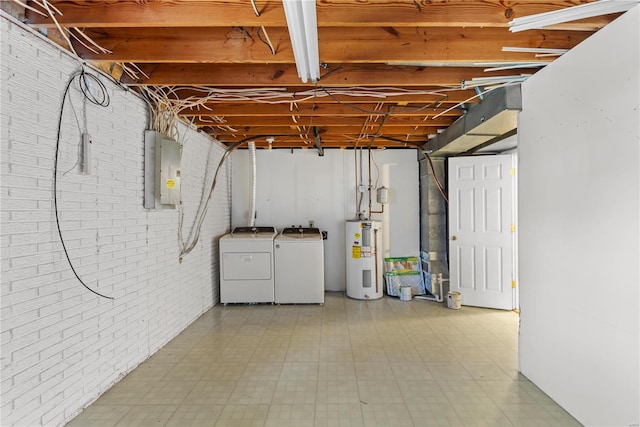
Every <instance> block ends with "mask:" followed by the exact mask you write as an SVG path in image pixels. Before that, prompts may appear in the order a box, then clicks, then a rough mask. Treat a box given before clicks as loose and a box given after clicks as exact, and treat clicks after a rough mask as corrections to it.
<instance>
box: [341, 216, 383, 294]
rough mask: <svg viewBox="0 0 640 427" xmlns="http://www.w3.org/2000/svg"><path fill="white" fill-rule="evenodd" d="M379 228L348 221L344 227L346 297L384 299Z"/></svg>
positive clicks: (366, 222) (373, 223) (374, 224)
mask: <svg viewBox="0 0 640 427" xmlns="http://www.w3.org/2000/svg"><path fill="white" fill-rule="evenodd" d="M381 227H382V224H381V222H380V221H371V220H350V221H347V223H346V243H347V247H346V249H347V296H348V297H350V298H354V299H363V300H368V299H378V298H382V296H383V289H384V283H383V271H382V233H381V230H380V229H381Z"/></svg>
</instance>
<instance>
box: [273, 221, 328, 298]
mask: <svg viewBox="0 0 640 427" xmlns="http://www.w3.org/2000/svg"><path fill="white" fill-rule="evenodd" d="M274 246H275V249H274V255H275V264H276V280H275V302H276V303H277V304H324V241H323V240H322V233H320V230H319V229H317V228H306V227H298V228H295V227H294V228H285V229H284V230H282V233H280V234H279V235H278V237H276V239H275V241H274Z"/></svg>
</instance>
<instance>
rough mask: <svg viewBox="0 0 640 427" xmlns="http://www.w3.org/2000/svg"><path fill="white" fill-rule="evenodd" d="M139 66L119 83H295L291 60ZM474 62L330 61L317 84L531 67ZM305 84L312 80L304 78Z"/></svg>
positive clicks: (434, 81)
mask: <svg viewBox="0 0 640 427" xmlns="http://www.w3.org/2000/svg"><path fill="white" fill-rule="evenodd" d="M140 68H141V69H142V70H143V71H144V72H145V74H147V75H148V76H149V77H150V78H149V79H147V78H144V77H141V79H140V80H134V79H132V78H130V77H129V76H123V78H122V80H121V81H122V83H124V84H128V85H140V86H213V87H229V86H233V87H237V86H242V87H269V86H276V87H282V86H290V85H300V78H299V77H298V72H297V70H296V66H295V65H293V64H264V65H261V64H260V65H259V64H153V65H152V64H147V65H142V66H140ZM482 70H483V69H482V68H478V67H423V66H416V67H414V66H400V65H384V64H345V65H339V64H330V65H329V69H327V70H323V72H322V75H321V76H320V81H319V82H318V86H320V87H352V86H366V87H375V86H411V87H421V86H423V87H429V88H433V87H436V86H439V87H460V84H461V83H462V81H464V80H471V79H472V78H474V77H489V76H514V75H521V74H532V73H533V72H535V71H537V70H536V69H517V70H505V71H500V72H488V73H487V72H483V71H482ZM307 87H308V88H313V87H314V85H313V84H312V83H309V84H308V85H307Z"/></svg>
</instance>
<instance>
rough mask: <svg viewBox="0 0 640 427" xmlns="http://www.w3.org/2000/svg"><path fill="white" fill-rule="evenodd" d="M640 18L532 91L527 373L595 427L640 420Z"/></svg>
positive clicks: (523, 235) (523, 330)
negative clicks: (639, 367)
mask: <svg viewBox="0 0 640 427" xmlns="http://www.w3.org/2000/svg"><path fill="white" fill-rule="evenodd" d="M639 17H640V7H636V8H635V9H633V10H632V11H630V12H628V13H627V14H625V15H623V16H622V17H620V18H618V19H617V20H615V21H614V22H613V23H611V24H609V25H608V26H607V27H605V28H604V29H602V30H600V31H599V32H597V33H596V34H595V35H593V36H592V37H590V38H589V39H587V40H586V41H585V42H583V43H581V44H580V45H578V46H577V47H575V48H574V49H572V50H571V51H570V52H569V53H567V54H565V55H564V56H563V57H561V58H559V59H558V60H556V61H555V62H554V63H553V64H551V65H550V66H548V67H547V68H545V69H544V70H542V71H540V72H539V73H537V74H535V75H534V76H533V77H532V78H530V79H529V80H527V81H526V82H525V83H524V84H523V87H522V88H523V110H522V112H521V114H520V118H519V123H518V134H519V144H518V147H519V159H520V167H519V200H520V203H519V215H520V216H519V223H520V230H519V231H520V238H519V251H520V257H519V259H520V284H521V289H520V297H521V300H520V305H521V310H522V311H521V323H520V325H521V326H520V344H519V351H520V369H521V371H522V373H523V374H524V375H526V376H527V377H528V378H529V379H531V381H533V382H534V383H535V384H536V385H537V386H538V387H540V388H541V389H542V390H543V391H544V392H546V393H547V394H548V395H549V396H550V397H551V398H553V399H554V400H555V401H557V402H558V403H559V404H560V405H562V406H563V407H564V408H565V409H566V410H567V411H569V412H570V413H571V414H572V415H573V416H574V417H576V419H577V420H578V421H580V422H581V423H583V424H585V425H587V426H632V425H638V423H640V416H639V412H640V409H639V408H640V392H639V383H640V377H639V371H638V365H639V364H640V362H639V361H640V355H639V352H638V345H639V340H638V333H639V324H640V318H639V315H638V313H639V312H640V310H639V308H640V307H639V306H640V304H639V297H640V294H639V287H640V286H639V284H640V275H639V271H638V262H639V259H640V250H639V237H640V234H639V222H640V208H639V203H640V200H639V195H640V173H639V171H640V138H639V129H640V119H639V117H640V109H639V102H638V101H639V98H640V85H639V83H638V79H639V76H640V69H639V60H640V59H639V52H640V47H639V40H640V34H639V28H640V20H639Z"/></svg>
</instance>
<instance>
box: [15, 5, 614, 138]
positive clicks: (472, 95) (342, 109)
mask: <svg viewBox="0 0 640 427" xmlns="http://www.w3.org/2000/svg"><path fill="white" fill-rule="evenodd" d="M22 2H23V3H24V0H22ZM14 3H15V2H14ZM47 3H48V4H49V5H50V8H52V10H54V9H53V8H56V9H58V10H59V11H60V12H61V13H62V14H61V15H60V14H57V13H55V14H54V17H55V20H56V21H57V24H56V22H54V20H53V19H52V18H51V17H50V16H43V15H50V13H49V12H48V11H46V10H44V9H43V6H44V4H43V2H42V0H39V1H28V2H26V4H27V6H28V7H27V9H26V10H25V21H26V22H27V23H28V24H29V25H32V26H33V27H36V28H39V29H41V31H46V33H47V35H48V37H49V38H51V39H53V40H55V41H56V42H58V43H60V44H63V45H66V46H67V47H68V45H67V44H66V39H68V40H71V43H72V45H73V49H74V50H75V52H77V54H78V55H79V56H80V57H81V58H83V59H84V60H86V61H87V62H90V63H93V64H95V65H97V66H98V67H100V68H101V69H103V70H108V72H109V73H110V74H111V75H112V76H114V77H115V78H116V79H118V80H119V81H120V82H122V83H123V84H126V85H129V86H133V87H136V88H138V89H139V90H142V88H147V89H149V90H148V91H147V96H150V95H149V94H151V93H153V94H155V96H156V99H158V100H161V99H164V100H165V101H166V100H172V101H171V109H172V111H174V112H177V113H178V115H179V116H181V117H182V118H184V119H185V120H187V121H189V122H191V123H193V124H195V125H196V126H198V128H200V129H202V130H203V131H205V132H207V133H208V134H210V135H211V136H213V137H215V138H216V139H218V140H220V141H222V142H225V143H227V144H231V143H234V142H238V141H241V140H246V139H247V138H252V139H254V140H255V141H256V145H257V146H258V147H267V146H268V144H269V143H268V142H267V141H268V137H269V136H272V137H273V140H271V141H272V142H271V145H272V147H273V148H291V147H314V144H315V143H316V141H317V138H315V136H316V135H317V136H318V137H319V139H320V141H321V143H322V146H323V147H324V148H330V147H342V148H351V147H356V146H375V147H387V148H397V147H407V146H409V147H414V146H421V145H422V144H423V143H424V142H425V141H426V140H427V139H428V138H429V136H430V135H434V134H436V133H438V132H439V131H441V130H443V129H445V128H446V127H447V126H449V125H450V124H451V123H453V122H454V121H455V120H456V119H457V118H458V117H459V116H460V115H462V114H464V112H465V111H466V110H467V109H468V108H469V107H470V106H471V105H473V104H474V103H477V102H479V101H480V99H481V97H479V96H477V95H478V93H482V92H483V91H485V90H487V89H488V88H490V85H489V84H488V83H486V82H484V83H483V82H478V81H477V80H474V79H477V78H486V77H499V78H498V79H497V82H498V83H499V84H504V83H505V82H508V81H509V79H510V78H512V77H515V76H521V75H530V74H532V73H534V72H536V71H538V70H539V69H541V66H539V65H538V66H536V65H535V63H540V62H542V63H548V62H550V61H553V60H554V59H555V58H557V56H548V55H542V56H536V53H534V52H521V51H515V52H513V51H505V50H504V49H503V48H504V47H516V48H541V49H544V51H548V50H549V49H561V50H567V49H571V48H572V47H574V46H575V45H577V44H578V43H580V42H581V41H583V40H584V39H585V38H587V37H589V36H590V35H591V34H592V33H593V32H594V31H597V29H599V28H601V27H603V26H604V25H606V24H607V23H608V22H610V21H611V20H612V19H614V18H615V16H614V15H606V16H600V17H597V18H590V19H587V20H582V21H575V22H571V23H567V24H563V25H561V26H556V27H551V28H547V29H543V30H528V31H523V32H517V33H512V32H510V31H509V26H508V23H509V22H510V21H511V20H513V19H514V18H517V17H522V16H527V15H532V14H537V13H541V12H547V11H552V10H558V9H562V8H566V7H569V6H574V5H576V4H580V3H585V2H579V1H536V0H529V1H505V0H500V1H498V0H486V1H464V0H450V1H441V0H432V1H416V0H413V1H410V0H408V1H398V0H396V1H393V0H368V1H356V0H351V1H347V0H331V1H326V0H318V1H317V7H316V10H317V21H318V41H319V59H320V63H321V71H320V76H321V77H320V80H319V81H318V82H317V83H316V84H313V83H307V84H303V83H302V82H301V80H300V78H299V77H298V74H297V71H296V64H295V61H294V57H293V52H292V47H291V41H290V37H289V33H288V29H287V22H286V19H285V14H284V10H283V5H282V1H281V0H255V2H254V3H255V10H254V7H253V5H252V2H251V1H250V0H243V1H233V2H232V1H207V0H193V1H181V0H158V1H153V0H150V1H134V0H118V1H114V0H104V1H101V0H92V1H88V0H75V1H70V0H48V2H47ZM35 11H39V12H42V13H36V12H35ZM256 11H257V12H258V13H256ZM258 15H259V16H258ZM57 25H59V27H58V26H57ZM59 28H62V29H63V31H64V37H63V35H62V33H61V32H60V30H59ZM272 49H273V52H272ZM516 50H517V49H516ZM527 64H530V65H529V66H527ZM513 65H518V66H520V67H522V66H524V67H525V68H507V69H503V70H498V71H485V70H486V69H487V68H493V67H501V66H507V67H513ZM123 67H124V68H123ZM505 77H506V78H505ZM476 87H477V88H476Z"/></svg>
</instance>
